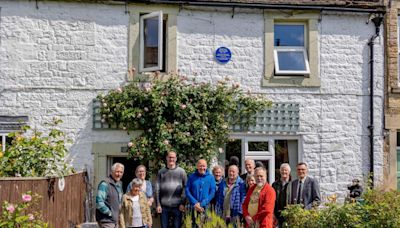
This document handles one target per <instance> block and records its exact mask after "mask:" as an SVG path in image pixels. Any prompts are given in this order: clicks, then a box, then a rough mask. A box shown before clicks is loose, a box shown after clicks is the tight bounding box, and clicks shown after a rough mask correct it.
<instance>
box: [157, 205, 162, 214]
mask: <svg viewBox="0 0 400 228" xmlns="http://www.w3.org/2000/svg"><path fill="white" fill-rule="evenodd" d="M161 212H162V209H161V206H158V207H157V213H158V214H161Z"/></svg>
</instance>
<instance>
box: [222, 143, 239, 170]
mask: <svg viewBox="0 0 400 228" xmlns="http://www.w3.org/2000/svg"><path fill="white" fill-rule="evenodd" d="M225 150H226V159H225V176H226V175H227V174H228V167H229V163H231V161H233V160H236V158H238V161H239V163H238V164H237V165H238V167H239V173H242V172H240V166H241V164H242V163H241V162H242V140H241V139H232V140H229V141H228V142H227V143H226V145H225ZM233 157H236V158H233Z"/></svg>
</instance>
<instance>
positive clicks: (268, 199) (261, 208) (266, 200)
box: [253, 187, 276, 222]
mask: <svg viewBox="0 0 400 228" xmlns="http://www.w3.org/2000/svg"><path fill="white" fill-rule="evenodd" d="M263 195H264V194H263ZM261 197H262V196H261V194H260V199H261V200H260V201H259V203H258V211H257V214H255V215H254V216H253V220H254V221H260V222H262V221H263V219H265V218H266V217H267V215H269V214H271V217H272V215H273V214H274V207H275V200H276V194H275V190H274V189H273V188H272V187H271V188H267V190H266V192H265V197H263V198H261Z"/></svg>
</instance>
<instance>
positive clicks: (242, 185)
mask: <svg viewBox="0 0 400 228" xmlns="http://www.w3.org/2000/svg"><path fill="white" fill-rule="evenodd" d="M239 192H240V204H243V202H244V199H245V198H246V183H244V182H242V183H240V184H239ZM241 209H242V208H241ZM240 213H243V209H242V211H240Z"/></svg>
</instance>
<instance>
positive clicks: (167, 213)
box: [161, 207, 182, 228]
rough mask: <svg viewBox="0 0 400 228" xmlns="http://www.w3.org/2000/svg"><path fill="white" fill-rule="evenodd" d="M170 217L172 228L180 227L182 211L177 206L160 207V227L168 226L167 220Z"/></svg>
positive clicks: (168, 227)
mask: <svg viewBox="0 0 400 228" xmlns="http://www.w3.org/2000/svg"><path fill="white" fill-rule="evenodd" d="M171 218H172V221H173V226H172V227H174V228H180V227H181V225H182V212H181V211H180V210H179V208H178V207H162V212H161V227H162V228H170V226H169V222H170V219H171Z"/></svg>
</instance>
